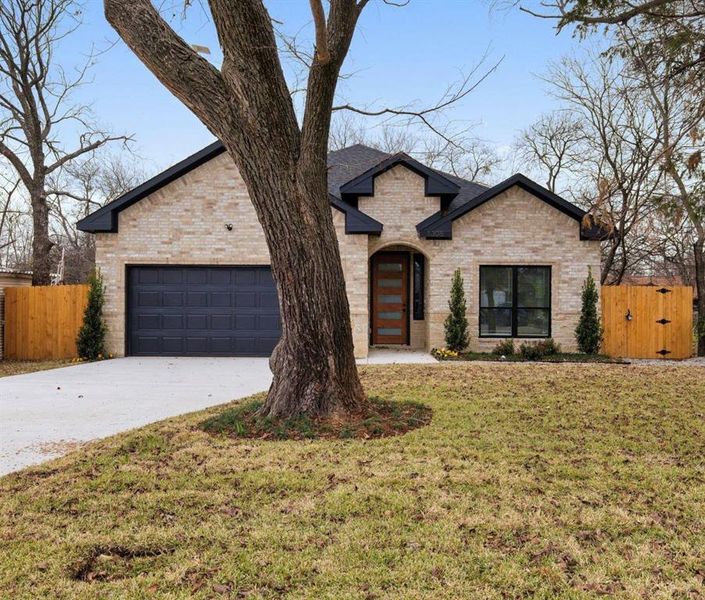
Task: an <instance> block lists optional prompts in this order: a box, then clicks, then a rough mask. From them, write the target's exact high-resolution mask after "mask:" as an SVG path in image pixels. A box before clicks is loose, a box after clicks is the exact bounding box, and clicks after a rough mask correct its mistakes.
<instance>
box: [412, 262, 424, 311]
mask: <svg viewBox="0 0 705 600" xmlns="http://www.w3.org/2000/svg"><path fill="white" fill-rule="evenodd" d="M423 297H424V256H423V254H414V321H423V318H424V317H423V313H424V305H423Z"/></svg>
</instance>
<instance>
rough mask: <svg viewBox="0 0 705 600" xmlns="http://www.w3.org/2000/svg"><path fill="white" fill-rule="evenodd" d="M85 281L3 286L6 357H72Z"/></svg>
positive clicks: (85, 298) (84, 298)
mask: <svg viewBox="0 0 705 600" xmlns="http://www.w3.org/2000/svg"><path fill="white" fill-rule="evenodd" d="M88 287H89V286H87V285H57V286H38V287H10V288H5V358H8V359H14V360H45V359H59V358H75V357H76V356H78V354H77V352H76V336H77V335H78V330H79V329H80V328H81V325H82V323H83V312H84V310H85V309H86V304H87V303H88Z"/></svg>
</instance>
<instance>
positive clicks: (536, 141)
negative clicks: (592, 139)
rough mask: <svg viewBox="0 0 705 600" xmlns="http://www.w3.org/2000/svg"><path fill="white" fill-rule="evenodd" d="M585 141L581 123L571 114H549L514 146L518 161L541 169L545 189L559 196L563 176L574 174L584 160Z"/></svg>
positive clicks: (539, 120) (533, 125) (532, 167)
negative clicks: (560, 181) (568, 173)
mask: <svg viewBox="0 0 705 600" xmlns="http://www.w3.org/2000/svg"><path fill="white" fill-rule="evenodd" d="M584 138H585V134H584V132H583V128H582V124H581V121H580V120H579V119H577V118H575V117H573V116H571V113H569V112H554V113H548V114H545V115H542V116H541V117H540V118H539V119H538V120H537V121H536V122H535V123H533V124H532V125H530V126H529V127H527V128H526V129H524V130H523V131H522V132H521V134H520V135H519V138H518V139H517V141H516V142H515V144H514V148H515V161H516V160H518V161H521V162H522V163H524V164H525V165H527V166H528V167H529V168H531V169H538V170H539V171H540V172H541V174H542V175H544V176H545V177H546V180H545V183H546V187H547V188H548V189H549V190H551V191H552V192H554V193H556V194H558V193H560V190H559V189H558V181H559V178H560V176H561V175H563V174H565V173H566V172H571V171H574V169H575V167H576V166H577V165H578V164H579V163H580V162H582V160H583V159H584V156H583V154H582V152H581V146H583V145H584V142H585V139H584Z"/></svg>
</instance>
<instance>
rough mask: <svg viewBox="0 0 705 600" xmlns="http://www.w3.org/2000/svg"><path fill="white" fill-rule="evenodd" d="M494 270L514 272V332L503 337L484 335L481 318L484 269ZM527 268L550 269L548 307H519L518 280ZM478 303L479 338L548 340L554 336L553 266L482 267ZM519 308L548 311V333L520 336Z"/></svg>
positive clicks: (494, 334)
mask: <svg viewBox="0 0 705 600" xmlns="http://www.w3.org/2000/svg"><path fill="white" fill-rule="evenodd" d="M492 268H495V269H496V268H502V269H511V270H512V306H511V308H510V309H509V310H511V311H512V331H511V333H510V334H509V335H501V334H498V333H491V334H486V333H485V334H483V333H482V318H481V311H482V309H483V308H487V307H483V306H482V269H492ZM526 268H541V269H548V306H521V307H519V306H517V304H518V298H519V286H518V285H517V284H518V280H519V269H526ZM477 281H478V286H477V287H478V302H477V334H478V337H480V338H485V339H487V338H501V339H514V338H518V339H535V340H541V339H547V338H550V337H551V334H552V329H553V267H552V265H514V264H512V265H497V264H492V265H480V269H479V273H478V278H477ZM503 308H504V310H507V307H503ZM519 308H522V309H528V310H532V309H535V310H547V311H548V333H547V334H546V335H529V336H526V335H523V336H520V335H518V321H519V319H518V311H519Z"/></svg>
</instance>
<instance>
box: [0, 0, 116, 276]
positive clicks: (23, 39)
mask: <svg viewBox="0 0 705 600" xmlns="http://www.w3.org/2000/svg"><path fill="white" fill-rule="evenodd" d="M79 23H80V8H79V6H78V5H77V4H76V3H74V2H73V0H3V1H2V3H0V156H2V157H4V159H5V160H6V161H7V163H9V165H10V166H11V167H12V168H13V169H14V170H15V172H16V174H17V177H18V179H19V181H20V182H21V183H22V186H23V187H24V188H25V191H26V194H27V196H28V198H29V202H30V206H31V213H32V225H33V239H32V270H33V276H32V283H33V284H34V285H46V284H49V283H50V274H51V258H50V256H51V250H52V246H53V242H52V241H51V239H50V235H49V221H50V215H49V211H50V207H49V202H48V198H47V182H48V181H49V179H50V178H51V177H52V175H53V174H55V173H56V172H57V171H58V170H59V169H61V168H63V167H65V166H66V165H68V164H69V163H70V162H71V161H73V160H75V159H77V158H79V157H81V156H84V155H86V154H88V153H91V152H93V151H94V150H96V149H97V148H100V147H101V146H103V145H105V144H106V143H108V142H110V141H114V140H126V138H125V137H124V136H111V135H110V134H108V133H106V132H105V131H102V130H100V129H99V128H97V127H96V126H95V124H94V123H92V122H91V119H90V111H89V109H88V107H87V106H83V105H78V104H75V103H73V102H72V100H71V96H72V93H73V92H74V91H75V90H76V89H77V88H78V87H79V86H81V85H82V84H83V83H84V82H85V81H86V76H87V73H88V70H89V68H90V66H91V65H92V63H93V60H94V56H93V55H92V54H91V52H90V49H86V53H85V54H87V55H89V56H88V58H87V59H86V61H85V62H84V63H83V64H82V65H80V66H79V67H78V68H77V70H76V71H75V74H73V75H72V74H71V72H70V69H69V68H67V67H65V66H62V65H59V64H57V63H56V57H55V52H56V49H57V47H58V45H59V44H60V43H61V41H62V40H63V39H65V38H66V37H67V36H69V35H71V34H72V33H73V32H74V31H75V29H76V28H77V27H78V25H79ZM76 130H78V138H79V139H78V141H77V142H76V144H75V145H74V147H73V148H69V149H67V148H66V145H65V144H63V143H62V142H61V139H62V138H65V137H66V136H68V135H69V134H70V133H71V132H73V131H76Z"/></svg>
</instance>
